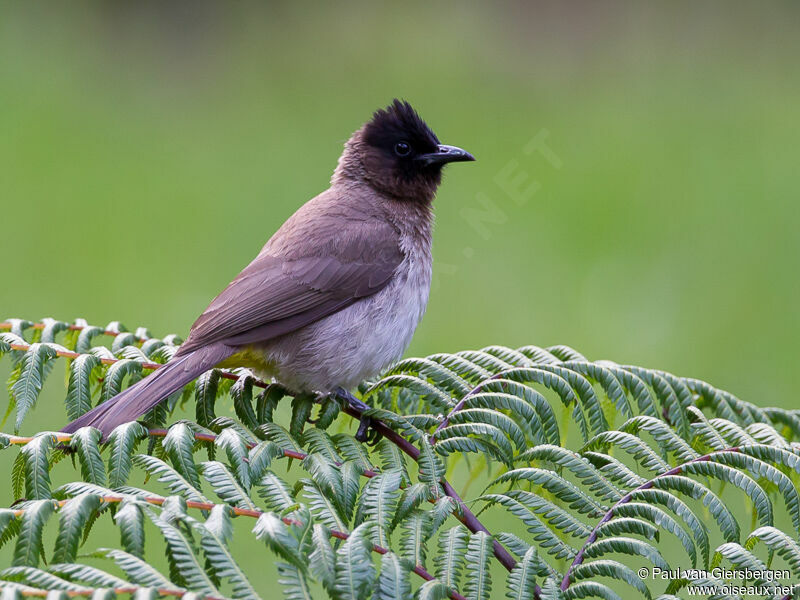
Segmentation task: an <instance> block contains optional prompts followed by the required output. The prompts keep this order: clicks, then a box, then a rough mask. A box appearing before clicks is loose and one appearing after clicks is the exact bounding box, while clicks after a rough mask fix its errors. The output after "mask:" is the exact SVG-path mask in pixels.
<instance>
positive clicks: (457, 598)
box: [14, 496, 466, 600]
mask: <svg viewBox="0 0 800 600" xmlns="http://www.w3.org/2000/svg"><path fill="white" fill-rule="evenodd" d="M137 498H138V499H139V500H141V501H142V502H147V503H148V504H152V505H153V506H161V505H162V504H164V500H165V498H162V497H160V496H137ZM69 500H70V499H69V498H68V499H65V500H56V501H55V505H56V507H58V508H62V507H63V506H64V505H65V504H66V503H67V502H69ZM100 500H101V501H102V502H105V503H106V504H117V503H120V502H123V501H124V500H125V496H100ZM186 506H187V508H194V509H197V510H205V511H210V510H212V509H213V508H214V506H216V505H215V504H214V503H213V502H198V501H196V500H186ZM227 506H228V507H229V508H230V509H231V512H233V514H234V515H236V516H237V517H251V518H253V519H258V518H259V517H261V516H262V515H263V514H264V512H263V511H260V510H251V509H248V508H239V507H237V506H230V505H227ZM25 510H26V509H24V508H20V509H18V510H15V511H14V517H15V518H20V517H21V516H22V515H23V514H25ZM281 520H282V521H283V522H284V523H285V524H286V525H290V526H297V527H302V526H303V523H302V522H300V521H298V520H297V519H292V518H291V517H281ZM328 533H329V534H330V536H331V537H334V538H337V539H340V540H346V539H348V538H349V537H350V534H348V533H346V532H344V531H339V530H337V529H330V530H328ZM372 551H373V552H375V553H377V554H381V555H383V554H386V553H387V552H389V549H388V548H384V547H383V546H379V545H378V544H373V546H372ZM411 571H412V572H413V573H416V574H417V575H419V576H420V577H421V578H422V579H424V580H425V581H432V580H433V579H434V577H433V575H431V574H430V573H429V572H428V571H427V570H426V569H425V567H423V566H422V565H414V566H413V567H412V568H411ZM134 591H135V588H134ZM119 593H132V592H119ZM30 595H34V596H38V595H40V594H30ZM75 595H79V596H80V595H85V594H82V593H77V594H75ZM171 595H173V596H176V595H177V596H182V595H183V592H176V591H173V592H172V594H171ZM448 595H449V597H450V598H452V600H466V598H464V596H462V595H461V594H459V593H458V592H456V591H455V590H450V591H449V593H448ZM206 600H222V599H217V598H214V597H212V596H208V597H206Z"/></svg>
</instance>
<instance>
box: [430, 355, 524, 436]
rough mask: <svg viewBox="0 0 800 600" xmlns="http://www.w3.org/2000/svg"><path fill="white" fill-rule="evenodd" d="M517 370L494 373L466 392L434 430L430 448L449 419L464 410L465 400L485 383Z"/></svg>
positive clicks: (477, 391) (478, 390)
mask: <svg viewBox="0 0 800 600" xmlns="http://www.w3.org/2000/svg"><path fill="white" fill-rule="evenodd" d="M517 368H518V367H514V368H513V369H507V370H505V371H500V372H499V373H495V374H494V375H492V376H491V377H489V378H488V379H484V380H483V381H481V382H480V383H479V384H478V385H476V386H475V387H474V388H472V389H471V390H470V391H468V392H467V393H466V394H464V397H463V398H461V400H459V401H458V402H456V404H455V406H453V408H451V409H450V412H448V413H447V414H446V415H445V417H444V419H442V420H441V422H440V423H439V424H438V425H437V426H436V429H435V430H434V432H433V433H432V434H431V446H433V445H434V444H436V436H437V435H438V434H439V432H440V431H441V430H442V429H444V428H445V427H447V426H448V425H449V424H450V419H452V418H453V415H454V414H456V413H457V412H458V411H460V410H461V409H463V408H464V405H465V404H466V402H467V400H469V399H470V398H471V397H472V396H474V395H475V394H477V393H479V392H480V391H481V390H482V389H483V387H484V386H485V385H486V384H487V383H489V382H490V381H493V380H496V379H502V378H503V377H505V376H506V375H507V374H508V373H509V372H511V371H513V370H515V369H517Z"/></svg>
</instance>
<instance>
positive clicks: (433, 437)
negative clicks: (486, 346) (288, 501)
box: [431, 367, 517, 568]
mask: <svg viewBox="0 0 800 600" xmlns="http://www.w3.org/2000/svg"><path fill="white" fill-rule="evenodd" d="M515 368H517V367H515ZM508 373H509V371H500V372H499V373H495V374H494V375H492V376H491V377H489V378H488V379H484V380H483V381H481V382H480V383H479V384H478V385H476V386H475V387H474V388H472V389H471V390H470V391H468V392H467V393H466V394H464V397H463V398H461V400H459V401H458V402H456V404H455V406H453V408H451V409H450V412H448V413H447V414H446V415H445V417H444V419H442V420H441V422H440V423H439V424H438V425H437V426H436V429H435V430H434V431H433V433H432V434H431V446H433V445H435V444H436V436H437V435H438V433H439V432H440V431H441V430H442V429H444V428H445V427H447V426H448V425H449V424H450V419H452V418H453V415H455V414H456V413H457V412H458V411H460V410H461V409H463V408H464V405H465V404H466V403H467V400H469V399H470V398H471V397H472V396H474V395H475V394H477V393H479V392H480V391H481V390H482V389H483V388H484V386H485V385H486V384H487V383H489V382H491V381H494V380H496V379H502V378H503V377H505V376H506V375H507V374H508ZM512 568H513V567H512Z"/></svg>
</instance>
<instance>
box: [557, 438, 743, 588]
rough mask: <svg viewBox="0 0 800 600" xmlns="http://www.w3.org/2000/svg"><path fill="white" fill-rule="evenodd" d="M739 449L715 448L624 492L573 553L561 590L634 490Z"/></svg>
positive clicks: (737, 447) (735, 447) (566, 586)
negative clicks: (615, 512) (605, 524)
mask: <svg viewBox="0 0 800 600" xmlns="http://www.w3.org/2000/svg"><path fill="white" fill-rule="evenodd" d="M741 451H742V447H741V446H732V447H730V448H725V449H724V450H716V451H714V452H710V453H709V454H706V455H704V456H698V457H697V458H693V459H692V460H690V461H687V462H685V463H683V464H681V465H678V466H677V467H673V468H671V469H670V470H668V471H664V472H663V473H660V474H658V475H656V476H655V477H653V478H652V479H650V480H649V481H646V482H644V483H643V484H642V485H640V486H639V487H637V488H634V489H632V490H631V491H630V492H628V493H627V494H625V495H624V496H623V497H622V498H620V499H619V500H618V501H617V502H616V504H614V506H612V507H611V508H609V509H608V512H606V514H605V515H603V518H602V519H601V520H600V522H599V523H598V524H597V525H595V527H594V529H592V532H591V533H590V534H589V537H588V538H587V539H586V541H585V542H584V544H583V546H582V547H581V549H580V550H579V551H578V553H577V554H576V555H575V559H574V560H573V561H572V564H571V565H570V566H569V569H567V572H566V573H565V574H564V579H562V580H561V590H562V591H564V590H566V589H567V588H569V586H570V584H571V583H572V581H571V576H572V572H573V571H574V570H575V569H576V568H578V567H579V566H580V565H581V564H583V559H584V557H585V555H586V548H587V547H588V546H589V545H590V544H592V543H594V541H595V540H597V531H598V529H599V528H600V526H601V525H603V524H604V523H607V522H608V521H610V520H611V519H612V518H613V516H614V511H615V510H616V509H617V508H618V507H620V506H622V505H623V504H627V503H628V502H630V501H631V500H632V498H633V494H634V492H638V491H640V490H649V489H650V488H652V487H653V486H654V485H655V482H656V481H658V480H659V479H661V478H662V477H669V476H671V475H680V474H681V473H682V472H683V471H684V469H685V468H686V466H687V465H690V464H692V463H698V462H708V461H710V460H711V459H712V458H713V457H714V455H716V454H725V453H728V452H741Z"/></svg>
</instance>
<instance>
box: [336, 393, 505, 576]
mask: <svg viewBox="0 0 800 600" xmlns="http://www.w3.org/2000/svg"><path fill="white" fill-rule="evenodd" d="M343 410H344V412H345V413H347V414H348V415H350V416H351V417H353V418H356V419H360V418H361V417H362V415H363V413H362V412H361V411H360V410H358V409H356V408H354V407H352V406H350V405H349V404H345V408H344V409H343ZM371 427H372V428H373V429H375V431H377V432H378V433H380V434H381V435H382V436H383V437H385V438H386V439H388V440H389V441H390V442H392V443H393V444H394V445H395V446H397V447H398V448H400V450H402V451H403V452H404V453H405V454H407V455H408V456H410V457H411V458H412V459H414V461H415V462H416V461H418V460H419V455H420V451H419V449H418V448H417V447H416V446H415V445H414V444H412V443H411V442H409V441H408V440H407V439H405V438H404V437H403V436H401V435H400V434H399V433H397V432H396V431H395V430H394V429H391V428H390V427H389V426H388V425H386V423H384V422H383V421H380V420H378V419H372V423H371ZM440 483H441V484H442V488H444V493H445V494H447V495H448V496H450V497H451V498H452V499H453V500H455V501H456V504H458V507H459V511H460V512H459V513H457V514H456V517H457V518H458V520H459V521H461V522H462V523H463V524H464V525H466V527H467V529H469V530H470V531H471V532H472V533H476V532H478V531H483V532H484V533H486V534H488V535H489V536H491V535H492V534H491V532H490V531H489V530H488V529H486V526H485V525H484V524H483V523H481V521H480V520H479V519H478V517H476V516H475V513H473V512H472V511H471V510H470V509H469V507H468V506H467V505H466V504H465V503H464V501H463V500H462V499H461V496H459V495H458V492H456V491H455V489H453V486H452V485H450V482H448V481H447V479H445V478H444V477H442V478H441V480H440ZM492 546H493V550H494V555H495V557H496V558H497V560H498V561H500V564H502V565H503V566H504V567H505V568H506V569H508V570H509V571H511V570H512V569H513V568H514V567H515V566H516V564H517V561H516V560H514V557H513V556H511V554H510V553H509V552H508V550H506V549H505V548H504V547H503V546H502V544H500V542H498V541H497V540H495V539H493V540H492Z"/></svg>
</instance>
